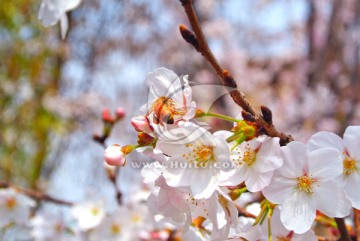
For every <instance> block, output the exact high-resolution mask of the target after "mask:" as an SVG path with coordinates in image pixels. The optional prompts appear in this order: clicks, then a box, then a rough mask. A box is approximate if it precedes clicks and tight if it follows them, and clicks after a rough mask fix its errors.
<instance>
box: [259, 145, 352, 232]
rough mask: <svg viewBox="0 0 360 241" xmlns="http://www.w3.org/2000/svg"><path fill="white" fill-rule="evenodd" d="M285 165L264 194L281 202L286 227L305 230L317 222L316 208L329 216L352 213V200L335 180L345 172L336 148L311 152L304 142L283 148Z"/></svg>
mask: <svg viewBox="0 0 360 241" xmlns="http://www.w3.org/2000/svg"><path fill="white" fill-rule="evenodd" d="M282 155H283V157H284V164H283V166H282V167H281V168H280V169H278V170H277V171H276V172H275V174H274V177H273V179H272V181H271V183H270V185H269V186H268V187H265V188H264V190H263V194H264V196H265V197H266V198H267V199H268V200H269V201H271V202H273V203H276V204H281V214H280V217H281V222H282V223H283V224H284V226H285V228H286V229H289V230H294V232H295V233H300V234H302V233H305V232H306V231H308V230H309V229H310V227H311V225H312V223H313V222H314V219H315V215H316V210H319V211H321V212H322V213H324V214H326V215H328V216H330V217H344V216H346V215H348V214H349V213H350V208H351V203H350V201H349V200H348V199H347V196H346V194H345V192H344V190H343V189H342V188H341V187H340V186H339V185H338V184H337V183H336V180H335V179H336V178H337V177H339V176H340V175H341V173H342V163H341V157H340V155H339V153H338V151H337V150H336V149H334V148H329V147H326V148H321V149H318V150H315V151H309V150H308V148H307V146H306V145H305V144H303V143H301V142H297V141H293V142H291V143H289V144H288V145H287V146H285V147H282Z"/></svg>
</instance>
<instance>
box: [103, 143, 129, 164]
mask: <svg viewBox="0 0 360 241" xmlns="http://www.w3.org/2000/svg"><path fill="white" fill-rule="evenodd" d="M104 160H105V162H106V163H107V164H108V165H110V166H125V164H126V159H125V155H124V153H123V152H122V151H121V147H120V146H119V145H117V144H115V145H112V146H108V147H107V148H106V149H105V153H104Z"/></svg>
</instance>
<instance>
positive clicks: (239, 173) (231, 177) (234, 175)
mask: <svg viewBox="0 0 360 241" xmlns="http://www.w3.org/2000/svg"><path fill="white" fill-rule="evenodd" d="M247 177H248V176H247V172H246V170H245V168H237V169H235V170H232V171H229V172H221V175H220V179H219V185H221V186H236V185H239V184H240V183H242V182H243V181H244V180H245V179H246V178H247Z"/></svg>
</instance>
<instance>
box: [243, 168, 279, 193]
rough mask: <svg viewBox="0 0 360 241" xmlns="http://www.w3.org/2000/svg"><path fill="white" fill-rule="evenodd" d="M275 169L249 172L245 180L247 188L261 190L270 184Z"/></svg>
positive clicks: (251, 190)
mask: <svg viewBox="0 0 360 241" xmlns="http://www.w3.org/2000/svg"><path fill="white" fill-rule="evenodd" d="M273 173H274V172H273V171H269V172H264V173H256V172H252V173H250V174H249V176H248V178H247V179H246V180H245V184H246V187H247V189H248V190H249V191H250V192H259V191H261V190H262V189H263V188H264V187H266V186H268V185H269V183H270V181H271V178H272V176H273Z"/></svg>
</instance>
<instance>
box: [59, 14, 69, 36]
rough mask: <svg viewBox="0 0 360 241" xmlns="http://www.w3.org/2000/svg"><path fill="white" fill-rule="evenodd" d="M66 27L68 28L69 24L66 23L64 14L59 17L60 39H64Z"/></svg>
mask: <svg viewBox="0 0 360 241" xmlns="http://www.w3.org/2000/svg"><path fill="white" fill-rule="evenodd" d="M68 27H69V22H68V19H67V16H66V13H64V14H62V15H61V17H60V32H61V38H62V39H65V37H66V33H67V30H68Z"/></svg>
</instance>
